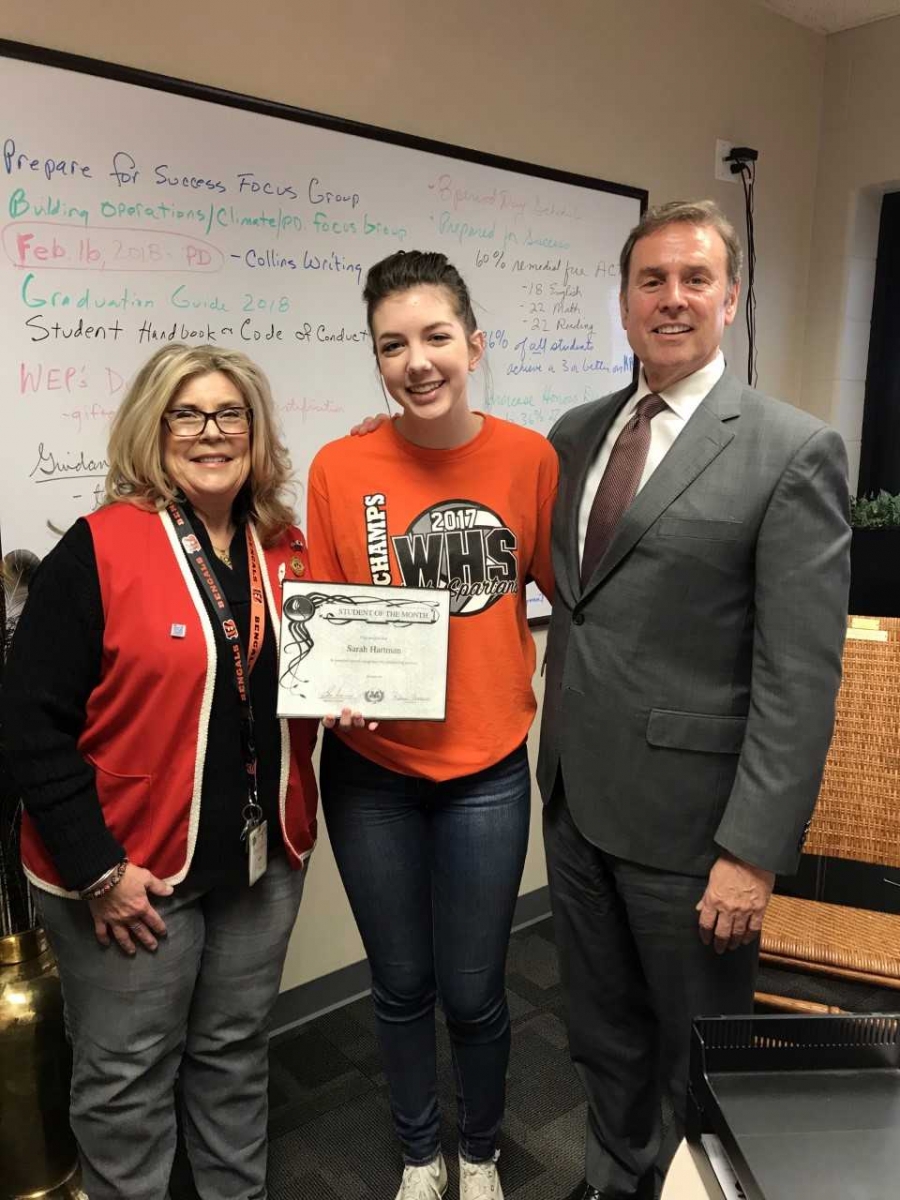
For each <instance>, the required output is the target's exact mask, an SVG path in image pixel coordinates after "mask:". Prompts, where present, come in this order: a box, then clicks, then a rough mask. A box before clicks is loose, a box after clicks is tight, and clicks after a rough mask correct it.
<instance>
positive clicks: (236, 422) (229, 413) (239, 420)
mask: <svg viewBox="0 0 900 1200" xmlns="http://www.w3.org/2000/svg"><path fill="white" fill-rule="evenodd" d="M252 419H253V413H252V411H251V410H250V409H249V408H220V409H219V411H218V412H211V413H205V412H200V410H199V409H196V408H170V409H169V410H168V412H166V413H165V414H164V415H163V421H164V423H165V424H166V426H167V427H168V430H169V432H170V433H171V434H173V435H174V436H175V437H185V438H187V437H200V436H201V435H202V434H204V433H205V432H206V424H207V422H208V421H212V423H213V425H215V427H216V429H218V431H219V433H221V434H224V436H225V437H240V435H241V434H242V433H247V431H248V430H249V429H250V423H251V421H252Z"/></svg>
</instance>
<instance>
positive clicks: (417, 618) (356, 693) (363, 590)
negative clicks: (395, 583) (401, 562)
mask: <svg viewBox="0 0 900 1200" xmlns="http://www.w3.org/2000/svg"><path fill="white" fill-rule="evenodd" d="M345 631H346V633H345ZM449 642H450V593H449V591H448V590H447V589H445V588H405V587H381V586H376V585H373V584H363V583H321V582H316V581H306V580H285V581H284V583H283V585H282V618H281V633H280V637H279V646H278V699H277V715H278V716H279V717H280V718H285V717H286V718H291V717H314V718H321V717H325V716H335V717H336V716H338V715H339V714H340V712H341V709H342V708H352V709H353V710H354V711H358V712H361V713H362V714H363V716H364V717H366V718H367V719H369V720H378V721H396V720H402V721H444V720H446V717H447V678H448V669H449V665H448V654H449ZM410 655H418V656H419V657H418V658H410V657H409V656H410ZM410 671H411V672H412V675H411V676H410ZM326 673H328V674H327V675H326ZM351 680H352V681H353V682H351ZM357 680H359V682H357ZM398 687H402V688H403V691H404V692H406V691H408V690H409V689H410V688H411V689H412V692H413V694H411V695H403V696H402V697H398V694H397V690H396V689H397V688H398ZM417 689H418V691H417ZM419 693H421V694H419ZM392 698H393V700H394V702H393V703H392ZM422 710H424V711H422Z"/></svg>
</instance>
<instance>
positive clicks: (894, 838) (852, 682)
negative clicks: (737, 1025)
mask: <svg viewBox="0 0 900 1200" xmlns="http://www.w3.org/2000/svg"><path fill="white" fill-rule="evenodd" d="M804 853H806V854H816V855H823V856H827V857H831V858H844V859H854V860H856V861H858V862H863V863H872V864H877V865H880V866H885V867H900V618H896V617H880V618H876V617H851V618H850V619H849V622H848V631H847V642H846V646H845V649H844V676H843V683H842V684H841V690H840V694H839V696H838V703H837V718H836V723H835V732H834V739H833V741H832V744H831V749H830V751H829V754H828V761H827V763H826V766H825V775H824V778H823V780H822V788H821V791H820V793H819V800H818V804H817V805H816V811H815V814H814V816H813V820H812V823H811V825H810V828H809V833H808V836H807V840H806V844H805V846H804ZM760 957H761V959H762V961H763V962H765V963H769V964H771V965H774V966H778V967H782V968H785V969H787V970H790V971H794V972H797V971H803V972H810V973H813V974H819V975H829V976H836V977H838V978H840V979H850V980H856V981H858V982H860V983H866V984H876V985H877V986H878V987H881V988H892V989H895V990H897V991H898V992H900V916H898V915H894V914H891V913H883V912H872V911H869V910H866V909H860V908H848V907H844V906H842V905H837V904H825V903H822V902H820V901H816V900H802V899H797V898H795V897H791V896H778V895H776V896H773V897H772V900H771V902H770V904H769V908H768V911H767V913H766V918H765V922H764V924H763V930H762V938H761V944H760ZM757 1001H758V1003H760V1004H762V1005H763V1006H764V1007H770V1008H780V1009H783V1010H786V1011H793V1012H796V1011H798V1010H805V1011H810V1012H821V1011H822V1005H821V1004H804V1003H803V1002H798V1001H797V1000H796V999H788V998H786V997H778V996H773V995H771V994H768V993H758V994H757ZM897 1007H898V1008H900V996H898V1001H897ZM832 1011H841V1010H840V1009H837V1010H832Z"/></svg>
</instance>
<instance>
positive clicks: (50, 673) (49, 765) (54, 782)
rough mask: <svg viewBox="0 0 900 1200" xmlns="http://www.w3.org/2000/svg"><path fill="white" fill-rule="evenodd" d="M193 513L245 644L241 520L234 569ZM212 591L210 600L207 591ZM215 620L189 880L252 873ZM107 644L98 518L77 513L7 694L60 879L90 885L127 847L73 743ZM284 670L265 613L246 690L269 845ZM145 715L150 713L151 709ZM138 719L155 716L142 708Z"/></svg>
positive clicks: (12, 742)
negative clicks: (93, 522) (110, 824)
mask: <svg viewBox="0 0 900 1200" xmlns="http://www.w3.org/2000/svg"><path fill="white" fill-rule="evenodd" d="M185 507H186V508H187V506H185ZM188 511H190V510H189V509H188ZM193 524H194V527H195V531H196V533H197V535H198V537H199V539H200V542H201V544H202V545H203V548H204V550H205V551H206V555H207V558H208V561H209V562H211V563H212V564H213V566H214V567H215V569H216V577H217V578H218V581H219V585H220V587H221V588H222V590H223V592H224V594H225V596H226V598H227V600H228V603H229V605H230V606H231V611H232V615H233V616H234V619H235V622H236V624H237V626H238V631H239V633H240V637H241V642H242V644H243V645H244V647H245V649H246V646H247V637H248V630H249V623H250V586H249V578H248V567H247V545H246V535H245V531H244V528H243V526H239V528H238V530H237V532H236V533H235V536H234V539H233V540H232V543H231V561H232V563H233V567H232V569H230V570H229V569H228V568H227V567H226V566H224V564H222V563H220V562H219V560H218V559H217V558H216V557H215V554H214V553H213V550H212V546H211V544H210V542H209V538H208V536H207V534H206V530H205V529H204V527H203V524H202V522H201V521H199V520H196V519H195V520H194V522H193ZM147 570H148V571H152V570H153V564H152V563H148V564H147ZM201 594H202V589H201ZM204 602H205V603H206V605H207V609H211V605H210V603H209V601H208V600H207V598H206V596H205V595H204ZM210 616H211V617H212V616H213V613H212V612H211V611H210ZM212 625H213V628H214V630H215V637H216V650H217V669H216V679H215V685H214V690H213V702H212V710H211V714H210V721H209V734H208V743H207V752H206V761H205V765H204V771H203V788H202V803H201V807H200V822H199V827H198V831H197V843H196V847H195V850H194V857H193V860H192V863H191V868H190V872H189V875H188V878H187V880H186V883H187V884H189V885H190V886H192V887H193V886H200V887H207V886H212V885H214V884H217V883H221V882H228V881H235V880H242V879H243V880H245V879H246V878H247V855H246V851H245V849H244V846H243V844H242V843H241V841H240V833H241V829H242V825H243V822H242V818H241V811H242V809H243V806H244V805H245V803H246V801H247V776H246V772H245V770H244V761H243V753H242V745H241V727H240V706H239V701H238V695H237V687H236V684H235V681H234V670H233V668H232V666H231V653H230V651H229V650H228V647H227V644H226V642H225V638H224V635H223V633H222V630H221V626H220V623H219V620H218V619H216V620H213V621H212ZM102 651H103V606H102V602H101V595H100V582H99V578H98V575H97V563H96V558H95V555H94V542H93V538H92V536H91V530H90V526H89V525H88V523H87V522H86V521H83V520H80V521H76V523H75V524H74V525H73V526H72V528H71V529H69V531H68V532H67V533H66V535H65V536H64V537H63V539H62V541H61V542H60V543H59V545H58V546H56V547H55V548H54V549H53V550H52V551H51V553H50V554H48V555H47V557H46V558H45V559H44V561H43V562H42V563H41V565H40V567H39V569H38V571H37V573H36V575H35V578H34V580H33V582H32V585H31V590H30V594H29V597H28V602H27V603H26V605H25V609H24V611H23V613H22V616H21V619H20V621H19V625H18V628H17V630H16V633H15V636H14V638H13V642H12V646H11V649H10V654H9V659H8V661H7V664H6V668H5V671H4V678H3V695H2V706H3V712H2V720H3V725H4V728H5V733H6V745H7V751H8V754H9V758H10V764H11V768H12V773H13V776H14V778H15V780H16V782H17V784H18V786H19V787H20V789H21V791H22V796H23V800H24V802H25V807H26V808H27V810H28V812H29V814H30V815H31V817H32V818H33V820H34V822H35V824H36V826H37V829H38V832H39V834H40V836H41V838H42V840H43V841H44V844H45V845H46V847H47V849H48V851H49V853H50V855H51V857H52V858H53V861H54V862H55V864H56V867H57V870H58V871H59V872H60V875H61V876H62V878H63V882H64V883H65V885H66V887H68V888H70V889H72V890H81V889H82V888H85V887H87V886H88V885H89V884H91V883H92V882H93V881H94V880H95V879H98V878H99V877H100V876H101V875H102V874H103V873H104V872H105V871H107V870H109V868H110V867H112V866H114V865H115V864H116V863H117V862H119V861H120V859H121V858H122V857H123V854H124V850H123V848H122V847H121V846H120V845H119V844H118V843H117V842H116V840H115V839H114V838H113V836H112V834H111V833H110V832H109V830H108V829H107V827H106V824H105V822H104V820H103V813H102V810H101V807H100V801H99V799H98V797H97V791H96V787H95V784H94V771H93V768H92V767H91V766H90V765H89V764H88V763H86V762H85V760H84V759H83V758H82V757H81V755H80V754H79V753H78V748H77V740H78V737H79V736H80V734H81V731H82V729H83V728H84V723H85V715H86V705H87V701H88V697H89V696H90V694H91V692H92V690H93V689H94V687H96V685H97V683H98V682H99V680H100V672H101V664H102ZM276 681H277V653H276V645H275V636H274V632H273V629H272V623H271V621H269V620H267V621H266V629H265V637H264V639H263V644H262V647H261V649H260V653H259V657H258V658H257V661H256V665H255V667H254V669H253V672H252V674H251V676H250V697H251V702H252V705H253V714H254V719H255V734H256V748H257V756H258V766H257V772H258V790H259V802H260V805H261V806H262V808H263V811H264V814H265V816H266V818H267V819H268V823H269V824H268V833H269V854H270V855H271V854H273V853H274V852H276V850H277V849H278V848H279V847H280V846H281V845H282V839H281V832H280V824H279V819H278V784H279V775H280V766H281V738H280V730H279V723H278V720H277V718H276V716H275V700H276ZM149 717H150V719H151V720H152V713H151V714H149ZM135 719H138V720H143V719H147V717H146V715H138V714H136V718H135ZM138 865H142V864H138Z"/></svg>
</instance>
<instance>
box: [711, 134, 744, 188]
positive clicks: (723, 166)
mask: <svg viewBox="0 0 900 1200" xmlns="http://www.w3.org/2000/svg"><path fill="white" fill-rule="evenodd" d="M733 145H734V142H726V141H725V139H724V138H716V170H715V176H716V179H718V180H720V181H721V182H722V183H737V182H738V180H739V179H740V175H733V174H732V172H731V163H727V162H726V161H725V159H726V158H727V156H728V155H729V154H730V153H731V148H732V146H733Z"/></svg>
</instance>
